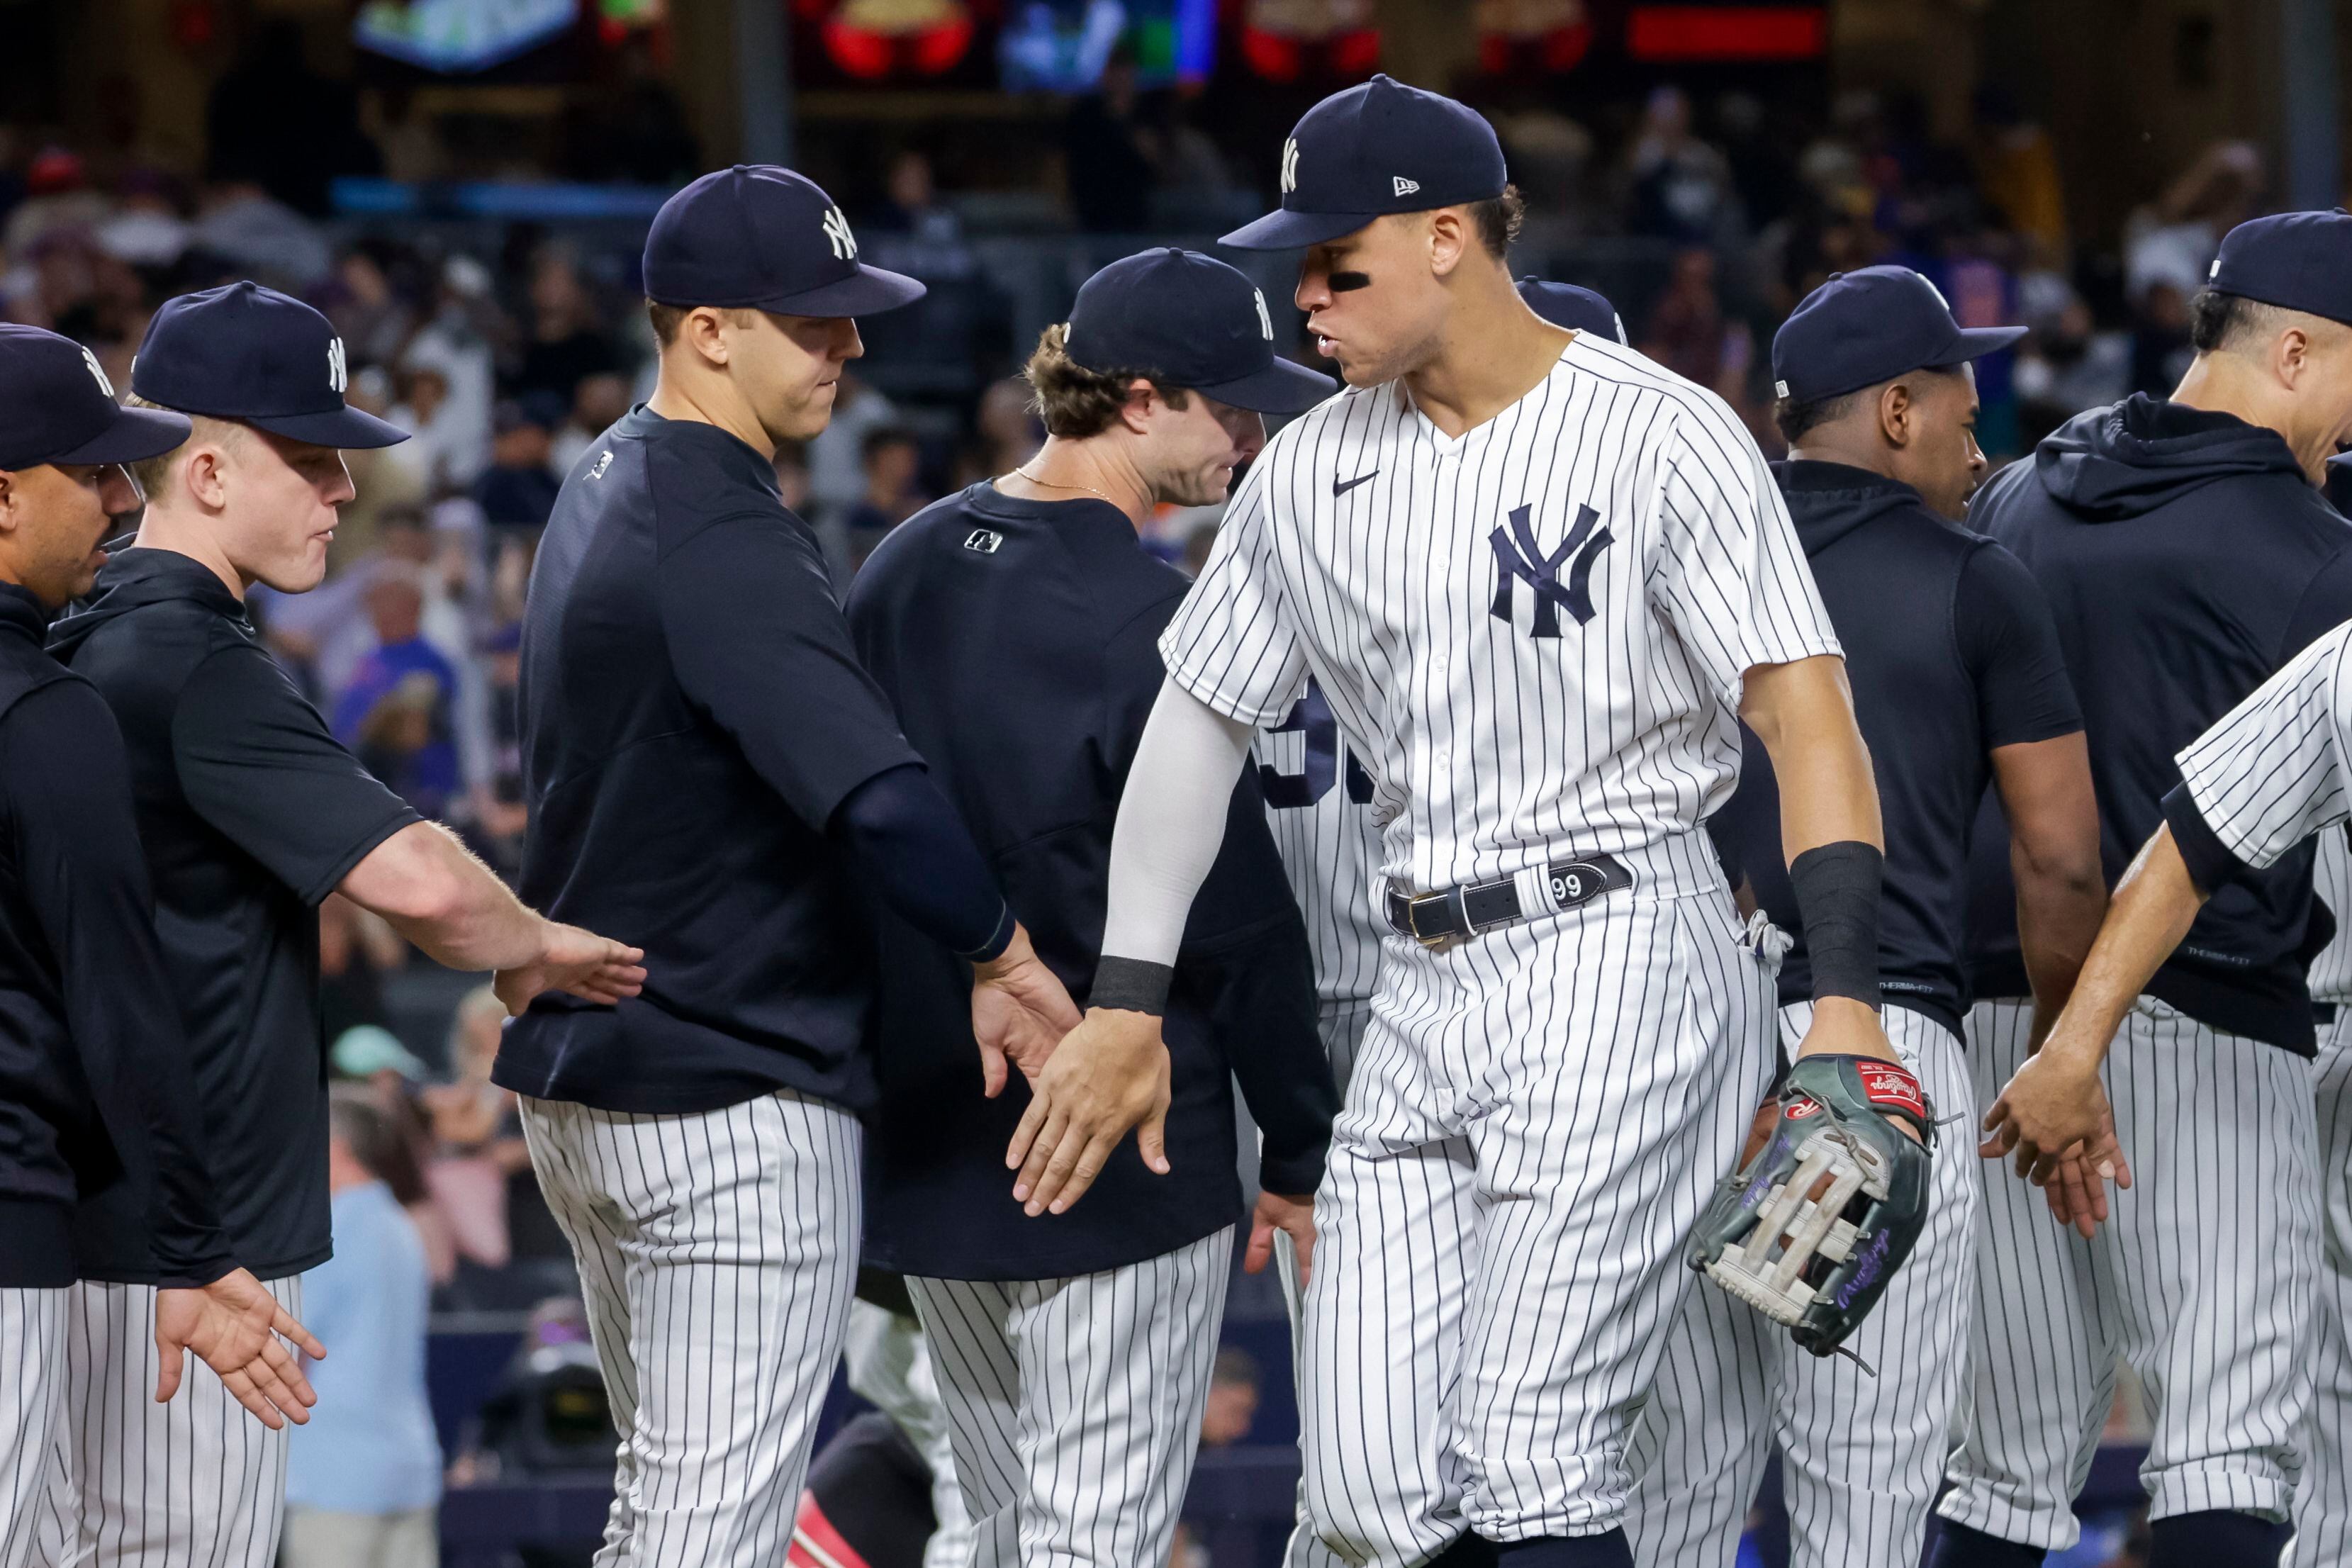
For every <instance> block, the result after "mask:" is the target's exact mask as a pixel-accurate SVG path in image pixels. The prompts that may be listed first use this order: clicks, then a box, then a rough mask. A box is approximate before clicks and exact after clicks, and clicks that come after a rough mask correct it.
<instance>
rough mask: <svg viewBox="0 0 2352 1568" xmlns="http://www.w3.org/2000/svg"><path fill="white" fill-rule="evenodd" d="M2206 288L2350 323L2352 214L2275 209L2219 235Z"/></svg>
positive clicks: (2351, 319)
mask: <svg viewBox="0 0 2352 1568" xmlns="http://www.w3.org/2000/svg"><path fill="white" fill-rule="evenodd" d="M2205 286H2206V287H2207V288H2209V289H2213V290H2214V291H2215V292H2217V293H2221V294H2235V295H2237V296H2239V297H2240V298H2241V299H2246V300H2259V301H2261V302H2262V303H2263V304H2265V305H2276V306H2279V307H2280V308H2282V309H2284V310H2302V311H2305V312H2306V313H2307V314H2310V315H2314V316H2325V317H2326V318H2327V319H2328V320H2329V321H2343V322H2346V323H2352V213H2347V212H2346V211H2345V210H2344V209H2343V208H2342V207H2337V208H2336V210H2335V211H2334V212H2324V213H2320V212H2300V213H2273V214H2272V215H2271V216H2269V217H2258V218H2250V219H2248V220H2247V221H2246V222H2244V223H2242V224H2240V225H2239V226H2237V227H2235V228H2233V229H2231V231H2230V232H2229V233H2227V234H2225V235H2223V236H2222V237H2221V253H2220V254H2219V255H2217V256H2215V257H2214V258H2213V265H2212V268H2210V270H2209V271H2208V272H2207V274H2206V281H2205Z"/></svg>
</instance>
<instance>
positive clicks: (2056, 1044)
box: [1978, 1017, 2132, 1237]
mask: <svg viewBox="0 0 2352 1568" xmlns="http://www.w3.org/2000/svg"><path fill="white" fill-rule="evenodd" d="M1984 1130H1985V1140H1984V1142H1982V1143H1981V1144H1979V1146H1978V1152H1979V1153H1980V1154H1982V1155H1983V1156H1984V1157H1985V1158H1986V1159H1988V1160H1998V1159H2001V1158H2004V1157H2009V1156H2014V1158H2015V1163H2016V1168H2017V1173H2018V1175H2019V1176H2020V1177H2021V1178H2023V1179H2024V1180H2027V1181H2030V1182H2032V1184H2034V1185H2036V1186H2038V1187H2041V1188H2042V1189H2043V1190H2044V1192H2045V1193H2046V1194H2048V1196H2049V1201H2050V1212H2051V1213H2052V1214H2053V1215H2055V1216H2057V1218H2058V1220H2059V1223H2061V1224H2063V1225H2072V1226H2074V1228H2075V1229H2076V1230H2077V1231H2079V1232H2080V1233H2081V1234H2082V1235H2083V1236H2084V1237H2089V1236H2090V1235H2091V1234H2092V1232H2093V1231H2094V1230H2095V1228H2096V1226H2098V1224H2099V1222H2101V1221H2103V1220H2105V1218H2106V1217H2107V1195H2106V1184H2107V1183H2108V1182H2113V1183H2115V1184H2116V1185H2117V1186H2118V1187H2126V1188H2127V1187H2129V1186H2130V1185H2131V1184H2132V1173H2131V1166H2130V1164H2129V1163H2127V1162H2126V1160H2125V1159H2124V1154H2123V1148H2122V1146H2121V1144H2120V1143H2118V1142H2117V1141H2116V1119H2115V1111H2114V1109H2113V1108H2112V1107H2111V1106H2109V1104H2108V1103H2107V1091H2106V1089H2105V1086H2104V1085H2102V1084H2101V1083H2100V1081H2099V1058H2098V1056H2097V1055H2096V1054H2094V1053H2093V1052H2091V1051H2087V1050H2085V1049H2084V1048H2082V1047H2081V1043H2080V1042H2079V1041H2078V1040H2076V1039H2074V1037H2073V1036H2072V1034H2071V1033H2070V1032H2069V1030H2068V1028H2067V1021H2066V1019H2065V1018H2063V1017H2062V1018H2061V1019H2060V1020H2059V1024H2058V1027H2057V1029H2056V1030H2055V1031H2053V1034H2052V1036H2051V1037H2050V1039H2049V1040H2048V1041H2046V1042H2044V1043H2043V1045H2042V1048H2041V1049H2039V1050H2037V1051H2036V1052H2034V1054H2033V1055H2032V1056H2030V1057H2028V1058H2026V1059H2025V1062H2024V1065H2023V1066H2021V1067H2020V1068H2018V1069H2017V1071H2016V1073H2015V1074H2013V1075H2012V1076H2011V1079H2010V1080H2009V1082H2008V1084H2007V1085H2006V1086H2005V1087H2004V1088H2003V1089H2001V1091H2000V1098H1999V1099H1997V1100H1994V1101H1993V1103H1992V1109H1991V1110H1988V1111H1986V1112H1985V1118H1984Z"/></svg>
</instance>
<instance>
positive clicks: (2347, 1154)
mask: <svg viewBox="0 0 2352 1568" xmlns="http://www.w3.org/2000/svg"><path fill="white" fill-rule="evenodd" d="M2346 832H2347V829H2345V828H2342V827H2327V828H2323V829H2321V830H2320V834H2319V845H2318V848H2319V855H2318V858H2317V859H2316V860H2315V862H2314V865H2313V868H2312V878H2311V881H2312V890H2313V891H2314V892H2315V893H2316V894H2318V896H2319V900H2320V901H2321V902H2322V903H2324V904H2326V906H2327V908H2328V912H2329V913H2331V914H2333V915H2334V916H2335V917H2336V937H2335V940H2334V941H2332V942H2329V943H2328V944H2327V946H2326V948H2324V949H2323V950H2321V952H2320V954H2319V956H2318V957H2316V958H2315V959H2313V960H2312V961H2311V974H2310V982H2311V1000H2312V1002H2313V1004H2314V1005H2315V1006H2318V1007H2320V1008H2322V1009H2323V1010H2324V1009H2326V1008H2333V1009H2335V1015H2336V1016H2334V1017H2333V1018H2330V1019H2326V1020H2325V1021H2323V1022H2322V1023H2321V1025H2320V1026H2319V1057H2318V1059H2317V1060H2315V1061H2314V1062H2313V1063H2312V1064H2311V1068H2312V1083H2313V1088H2314V1089H2315V1100H2316V1102H2317V1110H2318V1137H2319V1182H2320V1194H2321V1206H2320V1238H2319V1262H2320V1269H2319V1354H2318V1356H2317V1358H2316V1359H2315V1361H2314V1363H2313V1371H2314V1373H2315V1376H2314V1378H2313V1388H2312V1393H2311V1426H2310V1445H2309V1447H2308V1450H2307V1451H2306V1452H2305V1455H2304V1467H2303V1485H2302V1486H2301V1487H2300V1488H2298V1489H2296V1491H2295V1494H2294V1544H2293V1545H2292V1546H2290V1547H2289V1548H2288V1549H2287V1553H2288V1554H2287V1556H2286V1558H2285V1559H2284V1561H2285V1562H2286V1563H2290V1564H2292V1565H2293V1568H2352V846H2347V842H2346V839H2345V834H2346Z"/></svg>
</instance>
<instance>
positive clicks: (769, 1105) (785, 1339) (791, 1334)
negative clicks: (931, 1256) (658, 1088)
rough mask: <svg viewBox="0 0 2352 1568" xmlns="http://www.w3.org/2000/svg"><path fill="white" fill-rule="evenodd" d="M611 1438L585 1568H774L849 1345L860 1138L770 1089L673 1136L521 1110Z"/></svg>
mask: <svg viewBox="0 0 2352 1568" xmlns="http://www.w3.org/2000/svg"><path fill="white" fill-rule="evenodd" d="M522 1125H523V1133H524V1136H525V1137H526V1139H528V1141H529V1142H530V1163H531V1167H532V1169H533V1170H535V1171H537V1172H538V1173H539V1181H540V1185H541V1188H542V1189H543V1190H544V1192H545V1193H546V1195H547V1206H548V1208H549V1209H550V1211H551V1212H552V1213H553V1214H554V1215H555V1221H556V1223H557V1224H558V1225H560V1226H562V1227H563V1234H564V1235H565V1237H568V1238H569V1239H570V1240H571V1243H572V1254H573V1256H574V1257H576V1258H578V1259H579V1260H580V1282H581V1285H582V1288H583V1292H584V1294H585V1298H586V1302H585V1304H586V1307H587V1310H588V1328H589V1332H590V1334H591V1336H592V1337H593V1339H594V1341H595V1344H596V1361H597V1364H598V1365H599V1367H601V1368H602V1369H603V1371H604V1388H605V1391H606V1393H607V1394H609V1395H610V1396H611V1398H612V1403H613V1422H614V1426H616V1427H618V1428H619V1430H620V1435H621V1441H620V1447H619V1452H618V1464H617V1465H616V1467H615V1473H614V1496H613V1508H612V1511H611V1513H610V1515H609V1516H608V1517H607V1519H606V1521H605V1524H604V1544H603V1545H602V1546H600V1547H599V1548H598V1549H597V1552H596V1556H595V1563H596V1568H614V1565H616V1564H621V1563H626V1564H628V1565H629V1568H637V1565H638V1564H641V1563H642V1564H646V1565H647V1568H651V1565H654V1564H659V1565H661V1568H671V1565H674V1564H687V1563H693V1564H697V1565H701V1564H710V1565H712V1568H768V1565H770V1564H773V1563H781V1562H782V1561H783V1557H784V1552H785V1548H786V1546H787V1545H788V1544H789V1542H791V1540H792V1535H793V1517H794V1510H796V1509H797V1508H798V1506H799V1503H800V1496H801V1484H802V1482H803V1479H805V1477H806V1476H807V1474H808V1462H809V1448H810V1446H811V1444H812V1443H813V1442H814V1439H815V1436H816V1419H817V1413H818V1408H819V1406H820V1405H822V1403H823V1401H824V1389H825V1384H827V1383H829V1382H830V1381H831V1380H832V1378H833V1369H834V1366H835V1361H836V1358H837V1355H838V1347H839V1346H840V1345H841V1343H842V1342H843V1338H844V1336H845V1333H846V1331H847V1328H848V1321H849V1304H850V1296H851V1290H852V1287H853V1286H854V1285H855V1284H856V1273H857V1243H858V1231H859V1215H860V1209H859V1185H858V1183H859V1172H858V1154H859V1150H860V1147H861V1138H862V1134H861V1131H860V1129H859V1127H858V1124H857V1119H856V1117H855V1116H853V1115H851V1114H850V1113H849V1112H848V1111H846V1110H842V1109H840V1108H839V1107H838V1106H835V1105H829V1104H826V1103H825V1102H824V1101H823V1100H814V1099H810V1098H808V1097H807V1096H804V1095H801V1094H796V1093H794V1092H793V1091H792V1090H790V1089H780V1090H778V1091H776V1092H775V1093H772V1094H767V1095H762V1096H761V1097H759V1098H758V1099H755V1100H745V1101H743V1102H742V1103H740V1104H738V1105H730V1106H728V1107H726V1108H725V1109H723V1110H711V1111H705V1112H700V1113H697V1114H692V1115H679V1116H637V1115H631V1114H628V1113H626V1112H623V1111H607V1110H593V1109H592V1108H591V1107H588V1106H585V1105H578V1104H574V1103H572V1102H571V1101H568V1100H534V1099H531V1098H530V1097H529V1096H525V1097H524V1099H523V1100H522Z"/></svg>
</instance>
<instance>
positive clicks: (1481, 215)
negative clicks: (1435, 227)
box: [1470, 185, 1528, 261]
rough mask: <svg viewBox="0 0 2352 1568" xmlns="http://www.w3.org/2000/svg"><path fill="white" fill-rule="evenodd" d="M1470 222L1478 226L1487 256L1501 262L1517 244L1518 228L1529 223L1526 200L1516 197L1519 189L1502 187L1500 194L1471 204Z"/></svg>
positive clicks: (1508, 186)
mask: <svg viewBox="0 0 2352 1568" xmlns="http://www.w3.org/2000/svg"><path fill="white" fill-rule="evenodd" d="M1470 219H1471V221H1472V222H1473V223H1475V224H1476V225H1477V226H1478V237H1479V238H1480V239H1482V240H1484V241H1485V242H1486V254H1487V255H1489V256H1491V257H1493V258H1495V259H1496V260H1497V261H1500V260H1502V259H1503V258H1504V257H1506V256H1507V255H1509V254H1510V249H1511V247H1512V246H1513V245H1515V244H1517V242H1518V237H1519V229H1520V227H1521V226H1523V225H1525V224H1526V222H1527V221H1528V204H1527V198H1525V197H1524V196H1522V195H1519V187H1518V186H1517V185H1505V186H1504V187H1503V194H1502V195H1499V196H1489V197H1487V198H1486V200H1485V201H1483V202H1472V203H1471V204H1470Z"/></svg>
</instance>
